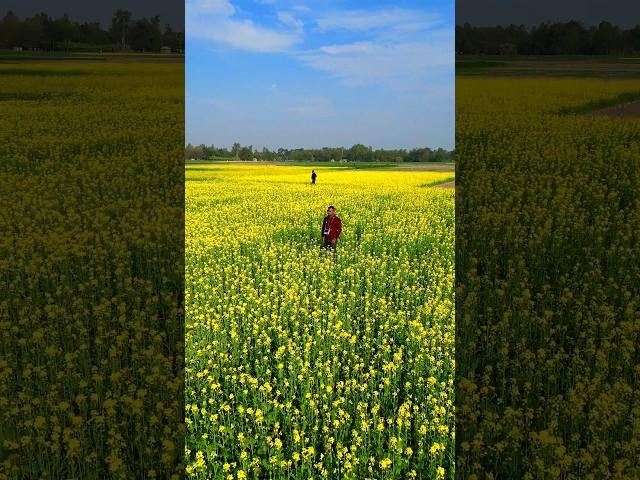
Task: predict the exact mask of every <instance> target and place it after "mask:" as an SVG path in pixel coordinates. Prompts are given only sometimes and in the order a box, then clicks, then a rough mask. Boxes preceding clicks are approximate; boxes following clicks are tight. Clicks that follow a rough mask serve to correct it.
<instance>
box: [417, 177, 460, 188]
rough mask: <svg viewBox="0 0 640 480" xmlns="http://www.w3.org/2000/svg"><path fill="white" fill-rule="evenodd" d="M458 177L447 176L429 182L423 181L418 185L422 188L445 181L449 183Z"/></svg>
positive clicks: (434, 185)
mask: <svg viewBox="0 0 640 480" xmlns="http://www.w3.org/2000/svg"><path fill="white" fill-rule="evenodd" d="M455 179H456V177H455V176H453V175H452V176H450V177H446V178H441V179H438V180H434V181H432V182H428V183H423V184H422V185H418V186H419V187H422V188H426V187H436V186H438V185H442V184H443V183H449V182H453V181H454V180H455Z"/></svg>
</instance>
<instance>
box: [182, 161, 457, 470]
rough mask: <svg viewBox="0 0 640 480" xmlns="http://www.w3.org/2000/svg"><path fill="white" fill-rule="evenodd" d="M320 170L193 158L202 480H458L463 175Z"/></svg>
mask: <svg viewBox="0 0 640 480" xmlns="http://www.w3.org/2000/svg"><path fill="white" fill-rule="evenodd" d="M316 172H317V173H318V185H316V186H315V187H314V186H311V185H310V173H311V170H310V168H304V167H281V166H225V165H195V166H189V167H187V173H186V178H187V184H186V185H187V186H186V297H185V301H186V337H185V338H186V350H187V351H186V389H185V394H186V422H187V440H186V452H185V453H186V457H187V475H188V476H189V477H190V478H212V479H214V478H215V479H218V478H221V479H229V480H231V479H238V480H242V479H245V478H255V479H258V478H260V479H262V478H271V479H305V480H306V479H309V478H340V479H366V478H371V479H382V478H388V479H412V478H420V479H427V478H454V474H455V472H454V449H453V444H454V411H453V402H454V398H453V375H454V301H453V299H454V294H453V279H454V190H453V189H448V188H441V187H437V186H434V184H437V183H442V182H444V181H447V180H451V179H452V178H453V174H452V173H451V172H422V171H415V172H399V171H397V172H392V171H389V172H380V171H367V170H347V169H330V168H316ZM329 204H334V205H335V206H336V208H337V214H338V216H339V217H340V218H341V219H342V222H343V234H342V236H341V238H340V240H339V241H338V248H337V253H336V255H335V256H334V255H333V254H332V253H331V252H328V251H323V250H321V249H320V247H319V245H320V226H321V223H322V218H323V216H324V215H325V212H326V208H327V206H328V205H329Z"/></svg>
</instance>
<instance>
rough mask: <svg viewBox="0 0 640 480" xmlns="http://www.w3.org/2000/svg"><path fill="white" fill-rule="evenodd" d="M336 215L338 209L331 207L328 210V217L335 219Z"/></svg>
mask: <svg viewBox="0 0 640 480" xmlns="http://www.w3.org/2000/svg"><path fill="white" fill-rule="evenodd" d="M335 214H336V207H334V206H333V205H329V208H327V215H329V216H330V217H333V216H334V215H335Z"/></svg>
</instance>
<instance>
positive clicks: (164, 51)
mask: <svg viewBox="0 0 640 480" xmlns="http://www.w3.org/2000/svg"><path fill="white" fill-rule="evenodd" d="M160 53H171V47H167V46H164V47H160Z"/></svg>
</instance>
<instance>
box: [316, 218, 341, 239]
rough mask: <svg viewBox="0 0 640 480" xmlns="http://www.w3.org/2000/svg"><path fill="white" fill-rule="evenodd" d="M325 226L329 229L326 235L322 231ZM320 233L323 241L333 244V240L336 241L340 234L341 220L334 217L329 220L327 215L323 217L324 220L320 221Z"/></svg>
mask: <svg viewBox="0 0 640 480" xmlns="http://www.w3.org/2000/svg"><path fill="white" fill-rule="evenodd" d="M326 226H328V227H329V234H328V235H325V234H324V229H325V227H326ZM320 232H321V234H322V238H323V239H325V240H328V241H330V242H333V241H334V240H338V237H339V236H340V233H342V220H340V219H339V218H338V217H336V216H334V217H333V218H331V217H329V216H328V215H327V216H326V217H324V220H323V221H322V230H321V231H320Z"/></svg>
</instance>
